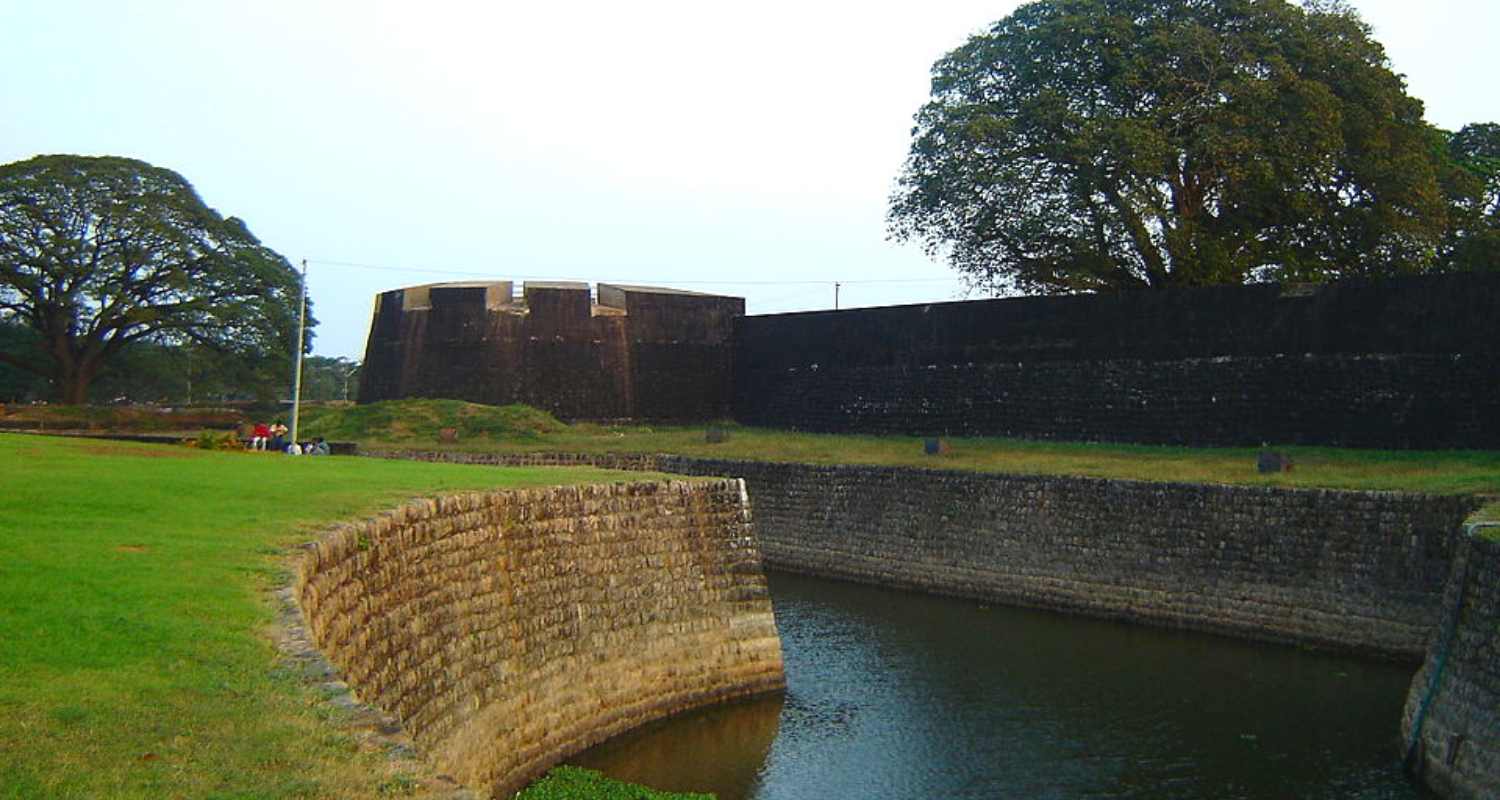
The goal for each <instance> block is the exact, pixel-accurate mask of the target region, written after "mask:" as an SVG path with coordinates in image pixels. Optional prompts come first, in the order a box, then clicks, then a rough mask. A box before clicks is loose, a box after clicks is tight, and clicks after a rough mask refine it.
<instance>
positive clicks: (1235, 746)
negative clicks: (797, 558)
mask: <svg viewBox="0 0 1500 800" xmlns="http://www.w3.org/2000/svg"><path fill="white" fill-rule="evenodd" d="M769 579H770V582H771V593H772V597H773V602H774V605H775V612H776V619H777V625H778V627H779V628H780V632H781V637H782V644H783V648H784V655H785V662H786V677H787V684H788V689H787V692H786V694H785V696H784V697H775V698H771V699H766V700H760V701H755V702H750V703H741V704H736V705H732V706H727V707H719V708H712V709H707V710H703V711H699V712H694V713H690V714H687V715H684V716H680V717H675V718H673V719H671V720H668V721H665V722H663V723H659V724H656V725H653V726H648V727H647V728H646V729H644V730H641V731H637V732H634V733H632V734H628V735H626V736H624V737H621V738H619V739H616V740H613V741H611V742H608V743H606V744H604V745H602V746H600V747H598V748H595V749H594V750H592V751H589V752H588V753H585V754H583V755H582V756H580V757H578V758H575V759H573V760H572V761H573V763H579V764H582V765H584V766H590V767H595V768H598V769H602V770H604V771H605V772H606V773H608V774H610V775H613V776H615V777H619V778H623V779H626V780H631V781H637V782H641V783H645V784H648V785H651V786H655V787H658V788H663V789H673V790H680V791H712V792H716V793H717V794H718V796H719V798H720V800H751V799H752V798H753V799H754V800H794V799H795V800H801V799H802V798H827V797H858V798H871V799H872V800H875V799H879V798H889V799H890V800H898V799H899V800H910V799H911V798H927V797H943V798H975V799H976V800H977V799H978V798H986V799H989V798H1006V797H1027V798H1183V799H1185V800H1186V799H1189V798H1191V799H1193V800H1197V799H1199V798H1202V799H1203V800H1207V799H1208V798H1214V800H1229V799H1231V798H1244V799H1246V800H1250V799H1257V800H1258V799H1260V798H1265V799H1267V800H1269V799H1270V798H1287V797H1297V798H1303V799H1304V800H1307V799H1309V798H1328V799H1329V800H1332V799H1333V798H1365V799H1366V800H1372V799H1374V798H1380V799H1381V800H1384V799H1386V798H1431V797H1434V795H1432V794H1430V793H1428V792H1427V791H1426V790H1424V789H1421V788H1419V787H1418V786H1417V785H1416V784H1414V783H1412V782H1410V781H1408V780H1407V779H1406V777H1405V776H1404V775H1403V773H1402V771H1401V769H1400V764H1399V763H1398V757H1397V753H1398V749H1399V748H1398V743H1397V736H1398V733H1397V731H1398V728H1399V726H1398V720H1399V716H1400V713H1401V705H1402V702H1403V700H1404V698H1405V694H1406V690H1407V686H1408V684H1409V682H1410V680H1411V676H1412V673H1413V671H1414V668H1412V667H1410V666H1405V665H1395V664H1388V663H1383V662H1378V661H1367V660H1362V659H1354V658H1348V657H1343V656H1336V655H1330V654H1327V653H1318V652H1310V651H1305V650H1299V649H1296V648H1290V647H1280V646H1270V645H1261V644H1253V643H1246V642H1239V641H1234V640H1231V639H1227V638H1223V637H1215V636H1207V635H1200V634H1192V633H1182V632H1175V631H1165V630H1157V629H1152V628H1144V627H1139V626H1131V625H1125V624H1120V623H1112V622H1102V621H1097V620H1090V619H1084V618H1079V617H1072V616H1063V615H1057V614H1048V613H1043V612H1035V611H1027V610H1020V609H1011V608H1003V607H987V606H984V605H981V604H978V603H975V602H973V601H965V600H954V599H948V598H938V597H928V596H923V595H918V594H911V593H905V592H895V591H890V590H884V589H878V588H872V587H865V586H857V585H853V584H847V583H840V582H834V581H826V580H818V579H812V578H805V577H800V576H794V575H789V574H785V573H772V574H771V575H770V576H769Z"/></svg>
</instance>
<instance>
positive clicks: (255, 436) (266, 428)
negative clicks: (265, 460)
mask: <svg viewBox="0 0 1500 800" xmlns="http://www.w3.org/2000/svg"><path fill="white" fill-rule="evenodd" d="M269 441H271V426H270V425H267V424H266V423H264V422H257V423H255V430H254V431H253V432H252V433H251V434H250V449H251V450H262V451H263V450H265V449H266V443H267V442H269Z"/></svg>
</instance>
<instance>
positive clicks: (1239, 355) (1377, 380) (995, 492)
mask: <svg viewBox="0 0 1500 800" xmlns="http://www.w3.org/2000/svg"><path fill="white" fill-rule="evenodd" d="M593 294H594V293H592V292H590V290H589V288H588V287H587V286H586V285H584V284H567V285H557V284H527V285H526V287H525V290H524V293H523V297H522V299H521V300H520V301H517V300H516V299H514V298H513V297H512V287H511V285H510V284H508V283H503V282H497V283H482V284H458V285H454V284H447V285H433V286H426V287H414V288H410V289H404V290H397V291H393V292H386V293H384V294H382V295H381V296H380V297H379V299H378V301H377V306H376V312H375V320H374V324H373V326H372V329H371V334H370V342H369V347H368V351H367V361H366V368H365V370H364V371H363V373H362V384H361V398H360V399H361V401H362V402H368V401H372V400H379V399H387V398H396V397H416V396H442V397H456V398H460V399H468V400H474V401H478V402H486V403H505V402H526V403H530V404H532V405H537V406H539V407H542V408H547V409H550V410H553V411H554V412H556V413H557V414H559V415H560V416H562V417H564V418H567V419H621V418H635V419H670V420H679V421H688V420H698V421H702V420H712V419H722V418H726V417H733V418H734V419H736V420H739V421H741V422H745V423H748V424H755V425H766V426H772V427H781V428H791V429H802V430H815V431H832V432H875V433H916V434H929V435H931V434H944V433H947V434H965V435H1003V436H1015V437H1025V438H1037V439H1063V440H1069V439H1071V440H1085V441H1090V440H1092V441H1122V442H1143V443H1161V444H1186V445H1207V446H1214V445H1253V444H1260V443H1262V442H1273V443H1277V444H1320V445H1334V446H1354V447H1379V448H1412V449H1438V448H1470V449H1500V392H1496V390H1495V388H1496V387H1497V386H1500V336H1496V335H1495V329H1496V328H1495V323H1494V319H1493V315H1494V311H1495V309H1497V308H1500V273H1494V274H1468V275H1453V276H1411V277H1404V278H1397V279H1390V280H1386V281H1382V282H1366V281H1345V282H1340V283H1336V284H1330V285H1327V286H1321V287H1299V286H1279V285H1270V284H1267V285H1254V286H1238V287H1221V288H1198V289H1179V290H1171V291H1161V292H1140V293H1132V294H1115V295H1085V296H1068V297H1048V298H1011V299H996V300H977V301H964V302H952V303H933V304H923V305H912V306H895V307H887V308H872V309H856V310H849V311H827V312H809V313H800V314H777V315H763V316H745V315H744V303H743V301H742V300H740V299H738V298H731V297H719V296H713V295H699V294H690V293H684V292H674V291H671V290H663V289H645V288H640V287H622V286H612V285H608V284H601V285H599V286H598V289H597V299H595V298H594V297H592V295H593ZM370 455H384V456H387V457H399V458H419V459H432V460H455V461H468V462H477V463H495V464H549V463H567V464H579V463H593V464H597V465H600V466H606V467H616V468H627V469H648V470H655V471H662V472H669V473H677V474H681V475H692V476H708V475H719V476H726V475H727V476H734V477H736V478H741V479H743V480H744V482H745V486H746V488H747V490H748V497H749V500H750V502H752V503H753V504H754V506H755V518H756V522H755V542H756V545H757V546H758V547H759V548H760V552H761V553H763V557H764V560H765V563H766V564H767V565H768V566H771V567H776V568H782V569H787V570H791V571H795V572H802V573H810V574H815V575H823V576H829V577H836V578H841V579H846V580H856V581H863V582H869V583H875V584H880V585H886V586H895V587H905V588H912V589H919V590H922V591H929V592H936V593H941V594H951V595H959V596H964V597H972V598H977V599H982V600H987V601H995V602H1003V603H1008V604H1015V605H1023V606H1032V607H1040V608H1047V609H1054V610H1060V611H1067V612H1071V613H1082V614H1087V615H1091V616H1098V617H1106V618H1112V619H1123V620H1129V621H1133V622H1137V623H1142V624H1148V625H1157V626H1167V627H1175V628H1189V629H1195V630H1201V631H1207V632H1212V633H1217V634H1222V635H1229V636H1235V637H1239V638H1248V639H1258V640H1268V641H1276V642H1285V643H1291V644H1297V645H1303V646H1315V647H1329V648H1336V649H1340V650H1349V651H1355V652H1361V653H1366V654H1370V655H1375V656H1379V657H1384V658H1393V659H1398V660H1402V661H1406V662H1409V663H1412V664H1413V665H1416V664H1418V663H1422V664H1423V666H1422V670H1421V672H1420V673H1418V674H1417V676H1416V677H1415V679H1414V680H1413V682H1412V686H1411V691H1410V694H1409V699H1408V704H1407V710H1406V715H1405V719H1404V720H1403V723H1402V725H1403V729H1402V733H1403V735H1404V742H1405V744H1406V746H1407V751H1408V754H1409V757H1410V758H1411V759H1412V760H1413V762H1414V764H1415V765H1416V766H1418V767H1419V768H1420V769H1421V770H1422V771H1423V773H1424V775H1425V776H1426V780H1427V782H1428V783H1429V784H1430V785H1432V786H1433V787H1435V788H1437V789H1438V790H1439V791H1441V792H1442V793H1443V794H1444V795H1445V796H1449V797H1458V798H1467V797H1489V796H1494V795H1495V793H1496V792H1500V738H1497V736H1496V731H1497V730H1500V673H1497V672H1496V671H1495V668H1494V664H1495V658H1494V652H1495V647H1496V642H1495V630H1496V627H1495V620H1496V614H1497V613H1500V611H1497V609H1500V594H1497V592H1500V580H1497V578H1496V575H1497V574H1500V573H1497V572H1496V570H1495V567H1494V564H1495V558H1496V554H1497V553H1500V546H1497V543H1496V542H1494V541H1491V540H1486V539H1484V538H1480V537H1476V536H1475V535H1474V533H1473V530H1472V527H1473V526H1472V524H1466V520H1471V519H1472V518H1471V517H1470V515H1471V514H1473V513H1474V512H1475V511H1476V509H1478V508H1479V507H1480V506H1481V505H1482V504H1483V503H1484V502H1486V500H1485V498H1481V497H1478V496H1475V495H1460V496H1452V497H1440V496H1427V495H1420V494H1404V493H1391V492H1354V491H1331V490H1299V489H1281V488H1267V487H1231V486H1200V485H1186V484H1165V483H1146V482H1135V481H1118V480H1101V479H1093V478H1065V477H1039V476H1017V475H981V474H974V473H963V472H951V471H942V470H918V469H897V468H879V467H853V466H849V467H826V466H813V465H802V464H770V463H762V462H741V461H721V460H711V459H698V458H689V457H683V456H670V455H661V456H641V455H621V456H608V455H605V456H583V455H576V454H537V455H533V456H515V455H495V454H475V453H453V452H442V453H409V452H408V453H370ZM346 550H347V547H346ZM558 557H559V558H561V557H562V556H558ZM756 563H757V565H758V563H759V562H758V557H757V562H756ZM756 569H758V566H757V567H756ZM752 582H753V581H752ZM751 589H752V592H751V593H752V594H753V586H752V587H751ZM674 591H676V590H674ZM682 591H687V592H689V594H688V595H685V596H686V597H689V598H690V597H692V596H693V595H692V594H691V592H693V591H696V590H695V589H693V588H692V584H687V585H686V588H683V589H682ZM739 591H741V590H733V591H731V592H730V594H731V595H733V596H740V595H738V594H735V592H739ZM669 594H670V593H669ZM709 596H712V597H720V596H723V595H722V594H719V593H712V592H711V593H710V595H709ZM673 602H674V603H675V602H677V601H675V600H674V601H673ZM346 603H350V604H352V605H349V606H348V607H350V608H355V607H357V605H358V601H355V600H350V601H346ZM522 613H525V610H524V609H523V610H522ZM547 613H550V612H547ZM754 613H761V612H759V611H756V612H754ZM555 616H556V615H555V614H553V615H551V616H548V615H547V614H544V615H543V616H542V617H540V619H541V620H542V622H538V623H536V624H538V625H551V624H553V622H555V620H554V619H553V618H554V617H555ZM722 616H723V615H721V617H722ZM506 619H510V618H509V617H507V618H506ZM558 619H561V617H558ZM506 624H509V625H515V624H521V625H523V626H524V625H525V624H527V623H524V622H507V623H506ZM527 630H530V629H529V628H528V629H527ZM580 630H581V629H580ZM690 630H697V628H690ZM723 630H729V631H732V630H734V626H732V625H731V626H728V627H725V628H723ZM771 635H773V636H774V632H773V633H772V634H771ZM668 638H669V639H670V638H672V637H670V636H669V637H668ZM608 641H615V640H614V639H610V640H608ZM719 641H721V642H722V640H719ZM664 646H667V645H664ZM671 646H675V645H671ZM549 647H555V648H557V649H559V651H560V652H568V650H567V646H564V645H562V644H556V645H549ZM734 649H735V646H731V647H730V650H731V651H733V650H734ZM351 657H352V656H351ZM538 669H539V672H538V673H537V674H539V675H542V676H545V675H547V674H550V672H549V671H548V670H550V669H553V668H552V667H539V668H538ZM633 669H634V668H633ZM457 671H458V672H459V673H462V672H463V669H462V668H459V669H458V670H457ZM703 674H705V675H707V674H709V673H703ZM724 674H729V675H730V676H731V677H730V678H728V679H727V680H728V684H727V685H729V686H731V687H733V686H739V685H741V684H739V683H737V681H738V679H737V678H734V677H732V676H733V675H734V674H735V673H733V671H732V670H731V671H730V672H729V673H724ZM720 679H721V678H713V677H708V678H704V680H705V681H708V682H712V681H715V680H720ZM388 680H395V681H397V682H404V683H402V685H408V684H410V685H412V686H415V685H417V684H416V683H413V682H412V681H413V679H411V678H396V677H392V678H389V679H388ZM759 680H761V679H760V678H757V679H756V681H759ZM417 683H420V681H417ZM750 683H752V684H755V681H751V682H750ZM756 685H762V684H756ZM554 688H555V687H554ZM422 691H426V690H422ZM527 691H528V692H531V691H532V690H529V689H528V690H527ZM538 691H540V690H538ZM527 696H528V697H534V696H535V694H534V693H532V694H528V695H527ZM564 696H565V697H566V696H571V695H566V694H565V695H564ZM585 705H587V704H585ZM669 705H670V704H669ZM632 707H633V706H632ZM664 713H665V712H664ZM592 722H593V721H591V719H590V718H588V717H587V716H585V717H584V718H582V721H579V722H577V725H578V727H575V728H573V729H571V730H573V731H574V733H573V734H572V735H573V736H574V737H575V738H576V739H579V740H581V739H585V738H588V739H591V740H592V739H593V738H596V737H595V735H594V733H597V732H594V733H591V731H593V729H592V728H591V727H590V725H591V724H592ZM616 729H617V728H614V727H609V726H605V727H604V730H605V731H613V730H616ZM1392 733H1393V735H1394V734H1395V733H1396V732H1395V731H1393V732H1392ZM444 735H446V734H444ZM442 736H443V735H440V736H439V740H440V741H446V740H445V739H443V738H442ZM443 746H444V747H446V746H447V745H443ZM443 752H447V751H443ZM552 752H560V751H552ZM545 761H546V758H544V757H542V756H537V760H536V761H533V762H526V764H525V765H520V766H518V765H512V766H511V767H508V768H507V769H510V770H511V771H509V772H506V771H504V770H501V771H499V772H496V771H494V770H495V769H496V768H495V767H493V765H491V764H489V760H488V759H487V758H485V757H476V756H473V755H467V756H455V757H454V761H453V763H471V764H485V765H486V766H483V767H479V766H474V767H472V768H473V769H475V770H479V772H476V773H474V774H478V775H485V776H489V778H488V779H491V780H501V779H500V778H497V777H496V776H499V775H502V774H503V775H516V774H523V773H524V774H530V773H531V772H534V771H535V769H536V768H537V767H538V765H540V764H541V763H543V762H545ZM445 763H446V762H445ZM504 780H508V778H506V779H504ZM507 785H508V784H507Z"/></svg>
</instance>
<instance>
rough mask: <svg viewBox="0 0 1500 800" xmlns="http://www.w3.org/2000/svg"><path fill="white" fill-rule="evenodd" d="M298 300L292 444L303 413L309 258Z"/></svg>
mask: <svg viewBox="0 0 1500 800" xmlns="http://www.w3.org/2000/svg"><path fill="white" fill-rule="evenodd" d="M299 294H300V296H299V298H298V300H297V305H298V310H297V344H296V345H295V347H296V348H297V356H296V362H297V368H296V372H295V373H294V375H293V378H292V446H294V447H296V446H298V445H297V422H298V417H300V416H301V413H302V343H303V342H304V341H305V338H304V337H305V336H306V333H305V330H306V328H307V259H305V258H304V259H302V291H301V292H300V293H299Z"/></svg>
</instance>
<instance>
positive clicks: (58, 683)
mask: <svg viewBox="0 0 1500 800" xmlns="http://www.w3.org/2000/svg"><path fill="white" fill-rule="evenodd" d="M639 477H641V476H640V475H628V474H624V473H610V472H605V471H602V470H591V469H582V470H567V471H560V470H538V469H505V470H496V469H481V468H474V467H456V466H451V465H438V464H416V463H402V462H388V461H378V460H373V459H346V458H299V459H293V458H288V457H285V456H276V455H267V454H245V453H215V452H199V451H196V450H193V449H189V448H174V447H164V446H154V447H153V446H146V445H134V444H124V443H114V442H102V441H94V440H70V439H55V438H45V437H33V436H18V435H0V487H4V490H3V492H0V553H3V558H0V798H43V797H45V798H96V797H108V798H314V797H316V798H375V797H392V796H405V795H409V794H413V793H420V792H421V791H422V783H421V781H420V780H419V779H418V778H417V776H413V775H409V774H403V773H402V772H400V771H399V769H398V768H397V767H396V766H393V765H395V764H396V763H397V762H393V761H391V760H390V759H389V758H388V757H387V756H386V755H385V754H383V753H378V752H360V749H359V747H358V746H357V741H356V739H355V737H354V736H353V735H352V733H351V731H350V730H349V729H347V728H344V727H341V726H340V725H339V724H338V723H339V721H340V720H339V715H340V713H341V712H339V711H337V710H336V709H335V708H334V707H333V706H332V705H330V704H328V703H325V702H322V697H321V696H320V695H319V694H318V691H317V690H316V689H315V688H312V687H310V686H308V685H306V684H305V683H304V682H303V681H302V680H301V679H300V678H298V677H297V676H296V675H294V674H291V673H290V672H289V671H286V670H281V669H278V665H277V655H276V651H275V646H274V644H273V642H272V640H271V637H270V633H269V627H270V626H271V624H272V622H273V617H274V614H273V608H272V603H271V597H270V590H271V589H272V588H273V587H274V586H275V585H277V584H278V583H280V582H283V581H285V580H286V578H287V576H286V574H285V572H284V570H285V556H284V553H285V552H286V551H287V548H288V547H289V546H290V545H294V544H296V543H298V542H301V541H305V540H306V539H307V538H308V537H309V536H310V535H312V534H313V533H314V532H315V531H316V530H317V529H318V528H319V527H320V526H322V525H326V524H328V523H330V522H332V521H335V520H339V519H349V518H357V517H359V516H362V515H367V514H370V513H372V512H375V511H378V510H380V509H383V508H388V507H391V506H393V505H395V504H397V503H398V502H400V501H401V500H403V499H405V498H408V497H412V496H418V495H431V494H436V493H440V492H444V491H450V490H469V489H486V488H495V487H497V486H507V487H519V486H535V485H555V484H558V483H572V482H585V481H610V480H619V479H622V478H639ZM603 791H604V790H600V792H598V793H595V795H592V796H601V797H603V796H610V795H607V794H604V793H603ZM553 796H558V795H546V794H544V795H540V797H553ZM614 796H633V795H614Z"/></svg>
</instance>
